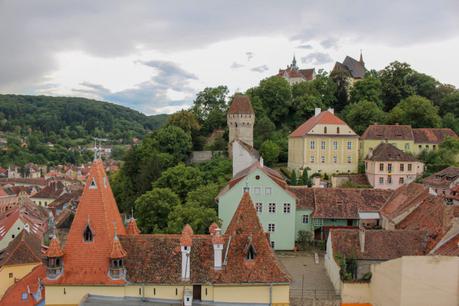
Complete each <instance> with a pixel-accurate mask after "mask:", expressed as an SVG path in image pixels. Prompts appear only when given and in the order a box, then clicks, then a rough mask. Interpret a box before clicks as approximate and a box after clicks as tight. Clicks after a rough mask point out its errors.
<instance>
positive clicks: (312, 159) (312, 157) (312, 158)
mask: <svg viewBox="0 0 459 306" xmlns="http://www.w3.org/2000/svg"><path fill="white" fill-rule="evenodd" d="M313 163H314V156H311V164H313Z"/></svg>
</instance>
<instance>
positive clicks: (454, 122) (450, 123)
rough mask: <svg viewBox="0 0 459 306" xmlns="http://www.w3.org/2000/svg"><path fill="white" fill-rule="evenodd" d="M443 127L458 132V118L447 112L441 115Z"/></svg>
mask: <svg viewBox="0 0 459 306" xmlns="http://www.w3.org/2000/svg"><path fill="white" fill-rule="evenodd" d="M443 127H445V128H450V129H452V130H453V131H455V132H456V133H457V134H459V118H456V117H455V116H454V115H453V114H451V113H447V114H446V115H444V116H443Z"/></svg>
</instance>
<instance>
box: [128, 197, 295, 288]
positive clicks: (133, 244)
mask: <svg viewBox="0 0 459 306" xmlns="http://www.w3.org/2000/svg"><path fill="white" fill-rule="evenodd" d="M190 229H191V228H190ZM190 229H187V227H185V228H184V231H183V232H182V234H140V235H120V237H119V238H120V242H121V245H122V246H123V248H124V249H125V250H126V252H127V257H126V259H125V264H126V270H127V279H128V281H129V282H133V283H153V284H155V283H161V284H174V283H182V282H183V280H182V279H181V256H182V254H181V250H180V246H181V245H183V243H186V245H189V246H190V247H191V252H190V256H191V257H190V270H191V272H190V281H189V282H191V283H209V282H210V283H215V284H219V283H225V284H239V283H288V282H289V281H290V280H289V276H288V274H287V273H286V272H285V271H284V270H283V268H282V266H281V264H280V263H279V262H278V260H277V258H276V257H275V255H274V252H273V250H272V249H271V246H270V245H269V241H268V239H267V237H266V235H265V233H264V232H263V228H262V226H261V224H260V221H259V220H258V217H257V214H256V211H255V208H254V205H253V203H252V201H251V199H250V196H249V194H248V193H244V195H243V197H242V199H241V201H240V203H239V206H238V208H237V210H236V212H235V214H234V216H233V218H232V220H231V222H230V225H229V226H228V229H227V230H226V233H225V235H224V236H222V239H221V241H220V240H219V242H223V243H224V249H223V252H222V254H224V255H223V256H224V257H223V267H222V269H221V270H215V269H214V268H213V264H214V253H213V242H212V240H213V236H212V235H196V234H193V232H192V230H191V231H190ZM214 235H215V234H214ZM185 238H186V239H185ZM248 246H251V247H252V248H253V249H254V250H255V253H256V255H255V258H253V259H247V254H246V252H247V249H248Z"/></svg>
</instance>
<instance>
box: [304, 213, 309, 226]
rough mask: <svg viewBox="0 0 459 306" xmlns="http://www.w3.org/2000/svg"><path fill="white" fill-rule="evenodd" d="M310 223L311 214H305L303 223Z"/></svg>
mask: <svg viewBox="0 0 459 306" xmlns="http://www.w3.org/2000/svg"><path fill="white" fill-rule="evenodd" d="M308 223H309V216H308V215H303V224H308Z"/></svg>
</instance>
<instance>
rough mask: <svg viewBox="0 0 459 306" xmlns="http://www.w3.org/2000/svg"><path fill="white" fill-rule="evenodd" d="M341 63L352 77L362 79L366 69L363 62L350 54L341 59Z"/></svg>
mask: <svg viewBox="0 0 459 306" xmlns="http://www.w3.org/2000/svg"><path fill="white" fill-rule="evenodd" d="M343 65H344V66H346V68H347V70H348V71H349V73H350V74H351V76H352V77H353V78H354V79H362V78H363V77H364V76H365V72H366V69H365V64H364V63H361V62H360V61H358V60H356V59H354V58H352V57H350V56H346V58H345V59H344V61H343Z"/></svg>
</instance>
